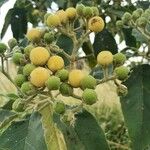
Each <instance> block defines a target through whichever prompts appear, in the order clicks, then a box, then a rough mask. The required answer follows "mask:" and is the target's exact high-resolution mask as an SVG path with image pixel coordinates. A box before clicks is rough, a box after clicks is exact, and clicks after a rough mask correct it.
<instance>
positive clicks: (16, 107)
mask: <svg viewBox="0 0 150 150" xmlns="http://www.w3.org/2000/svg"><path fill="white" fill-rule="evenodd" d="M12 109H13V110H15V111H17V112H23V111H24V103H23V102H22V100H21V99H20V98H18V99H16V100H15V101H14V102H13V105H12Z"/></svg>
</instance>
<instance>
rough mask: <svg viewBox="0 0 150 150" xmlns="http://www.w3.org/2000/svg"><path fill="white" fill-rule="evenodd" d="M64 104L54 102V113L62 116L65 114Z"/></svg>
mask: <svg viewBox="0 0 150 150" xmlns="http://www.w3.org/2000/svg"><path fill="white" fill-rule="evenodd" d="M65 109H66V108H65V104H64V103H63V102H61V101H59V102H56V103H55V105H54V111H55V112H56V113H57V114H63V113H64V112H65Z"/></svg>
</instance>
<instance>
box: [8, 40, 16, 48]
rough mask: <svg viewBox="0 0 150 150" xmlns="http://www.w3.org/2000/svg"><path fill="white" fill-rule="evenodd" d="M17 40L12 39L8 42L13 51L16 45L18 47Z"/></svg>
mask: <svg viewBox="0 0 150 150" xmlns="http://www.w3.org/2000/svg"><path fill="white" fill-rule="evenodd" d="M17 44H18V43H17V40H16V39H15V38H12V39H10V40H9V41H8V45H9V47H10V49H13V48H14V47H15V46H16V45H17Z"/></svg>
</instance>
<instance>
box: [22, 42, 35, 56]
mask: <svg viewBox="0 0 150 150" xmlns="http://www.w3.org/2000/svg"><path fill="white" fill-rule="evenodd" d="M33 48H34V46H33V45H31V44H30V45H28V46H26V47H25V48H24V54H25V56H26V57H29V56H30V52H31V50H32V49H33Z"/></svg>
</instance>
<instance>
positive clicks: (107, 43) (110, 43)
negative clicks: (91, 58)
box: [93, 29, 118, 56]
mask: <svg viewBox="0 0 150 150" xmlns="http://www.w3.org/2000/svg"><path fill="white" fill-rule="evenodd" d="M93 48H94V53H95V56H97V55H98V53H99V52H100V51H102V50H109V51H111V52H112V53H113V54H115V53H117V52H118V48H117V43H116V41H115V39H114V37H113V35H112V34H111V33H110V32H109V31H108V30H107V29H104V30H103V31H102V32H99V33H97V34H96V35H95V40H94V43H93Z"/></svg>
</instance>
